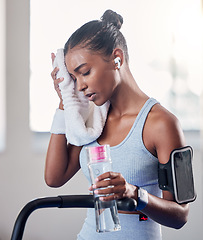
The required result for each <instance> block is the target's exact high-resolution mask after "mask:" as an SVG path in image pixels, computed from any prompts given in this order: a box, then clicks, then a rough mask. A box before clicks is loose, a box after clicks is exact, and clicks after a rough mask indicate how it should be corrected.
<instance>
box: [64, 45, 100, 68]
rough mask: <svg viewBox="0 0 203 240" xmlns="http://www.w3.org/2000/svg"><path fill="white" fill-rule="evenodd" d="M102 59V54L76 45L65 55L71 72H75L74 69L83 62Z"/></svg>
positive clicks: (91, 62) (93, 61)
mask: <svg viewBox="0 0 203 240" xmlns="http://www.w3.org/2000/svg"><path fill="white" fill-rule="evenodd" d="M102 60H103V57H102V55H101V54H99V53H95V52H92V51H90V50H89V49H87V48H81V47H74V48H73V49H70V50H69V51H68V52H67V54H66V56H65V63H66V66H67V69H68V71H69V72H73V71H74V69H75V68H77V67H78V66H80V65H81V64H84V63H87V64H93V63H95V62H97V63H99V62H100V61H102Z"/></svg>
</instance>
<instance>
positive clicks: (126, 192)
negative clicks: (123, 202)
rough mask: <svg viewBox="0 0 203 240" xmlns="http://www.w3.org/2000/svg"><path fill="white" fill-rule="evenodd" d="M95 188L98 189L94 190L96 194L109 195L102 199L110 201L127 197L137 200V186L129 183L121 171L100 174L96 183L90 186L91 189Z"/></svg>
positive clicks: (101, 198)
mask: <svg viewBox="0 0 203 240" xmlns="http://www.w3.org/2000/svg"><path fill="white" fill-rule="evenodd" d="M100 188H105V189H100ZM93 189H96V190H94V193H95V194H98V195H107V196H106V197H100V200H102V201H110V200H114V199H121V198H125V197H128V198H133V199H135V200H137V190H138V189H137V187H136V186H133V185H131V184H129V183H127V182H126V180H125V179H124V177H123V176H122V174H120V173H116V172H106V173H104V174H102V175H100V176H98V177H97V178H96V180H95V184H94V185H92V186H91V187H90V188H89V190H90V191H92V190H93ZM108 195H109V196H108Z"/></svg>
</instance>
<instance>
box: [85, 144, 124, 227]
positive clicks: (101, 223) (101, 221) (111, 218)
mask: <svg viewBox="0 0 203 240" xmlns="http://www.w3.org/2000/svg"><path fill="white" fill-rule="evenodd" d="M87 153H88V168H89V172H90V177H91V181H92V184H95V179H96V178H97V177H98V176H99V175H101V174H103V173H105V172H109V171H112V162H111V158H110V147H109V145H103V146H97V147H87ZM94 190H96V189H94ZM94 190H93V193H94ZM101 196H104V195H98V194H95V193H94V206H95V217H96V231H97V232H112V231H118V230H120V229H121V226H120V222H119V218H118V210H117V203H116V201H115V200H112V201H106V202H105V201H101V200H100V199H99V197H101Z"/></svg>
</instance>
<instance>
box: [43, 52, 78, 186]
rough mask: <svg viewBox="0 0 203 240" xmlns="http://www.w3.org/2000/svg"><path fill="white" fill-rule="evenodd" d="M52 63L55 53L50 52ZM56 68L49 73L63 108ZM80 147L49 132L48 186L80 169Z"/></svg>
mask: <svg viewBox="0 0 203 240" xmlns="http://www.w3.org/2000/svg"><path fill="white" fill-rule="evenodd" d="M51 58H52V63H53V62H54V59H55V54H54V53H52V54H51ZM58 70H59V69H58V68H54V70H53V71H52V73H51V76H52V79H53V83H54V88H55V90H56V92H57V94H58V96H59V98H60V104H59V109H61V110H63V101H62V96H61V92H60V89H59V83H60V82H62V81H63V79H57V72H58ZM81 148H82V147H76V146H74V145H71V144H67V139H66V137H65V134H51V138H50V141H49V147H48V150H47V156H46V164H45V181H46V183H47V185H48V186H50V187H60V186H62V185H64V184H65V183H66V182H67V181H68V180H69V179H71V178H72V177H73V175H74V174H75V173H76V172H77V171H78V170H79V169H80V164H79V155H80V150H81Z"/></svg>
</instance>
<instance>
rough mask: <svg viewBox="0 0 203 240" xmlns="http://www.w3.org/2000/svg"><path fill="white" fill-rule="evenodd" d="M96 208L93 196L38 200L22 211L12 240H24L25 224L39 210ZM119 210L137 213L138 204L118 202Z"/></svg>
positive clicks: (134, 202) (69, 196)
mask: <svg viewBox="0 0 203 240" xmlns="http://www.w3.org/2000/svg"><path fill="white" fill-rule="evenodd" d="M54 207H58V208H94V198H93V195H63V196H58V197H45V198H38V199H35V200H32V201H30V202H29V203H27V204H26V205H25V206H24V207H23V209H22V210H21V211H20V213H19V215H18V217H17V219H16V222H15V225H14V228H13V232H12V236H11V240H22V237H23V232H24V229H25V224H26V222H27V219H28V217H29V216H30V214H31V213H32V212H33V211H35V210H36V209H39V208H54ZM117 207H118V210H122V211H135V209H136V207H137V202H136V201H135V200H134V199H131V198H124V199H122V200H117Z"/></svg>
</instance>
